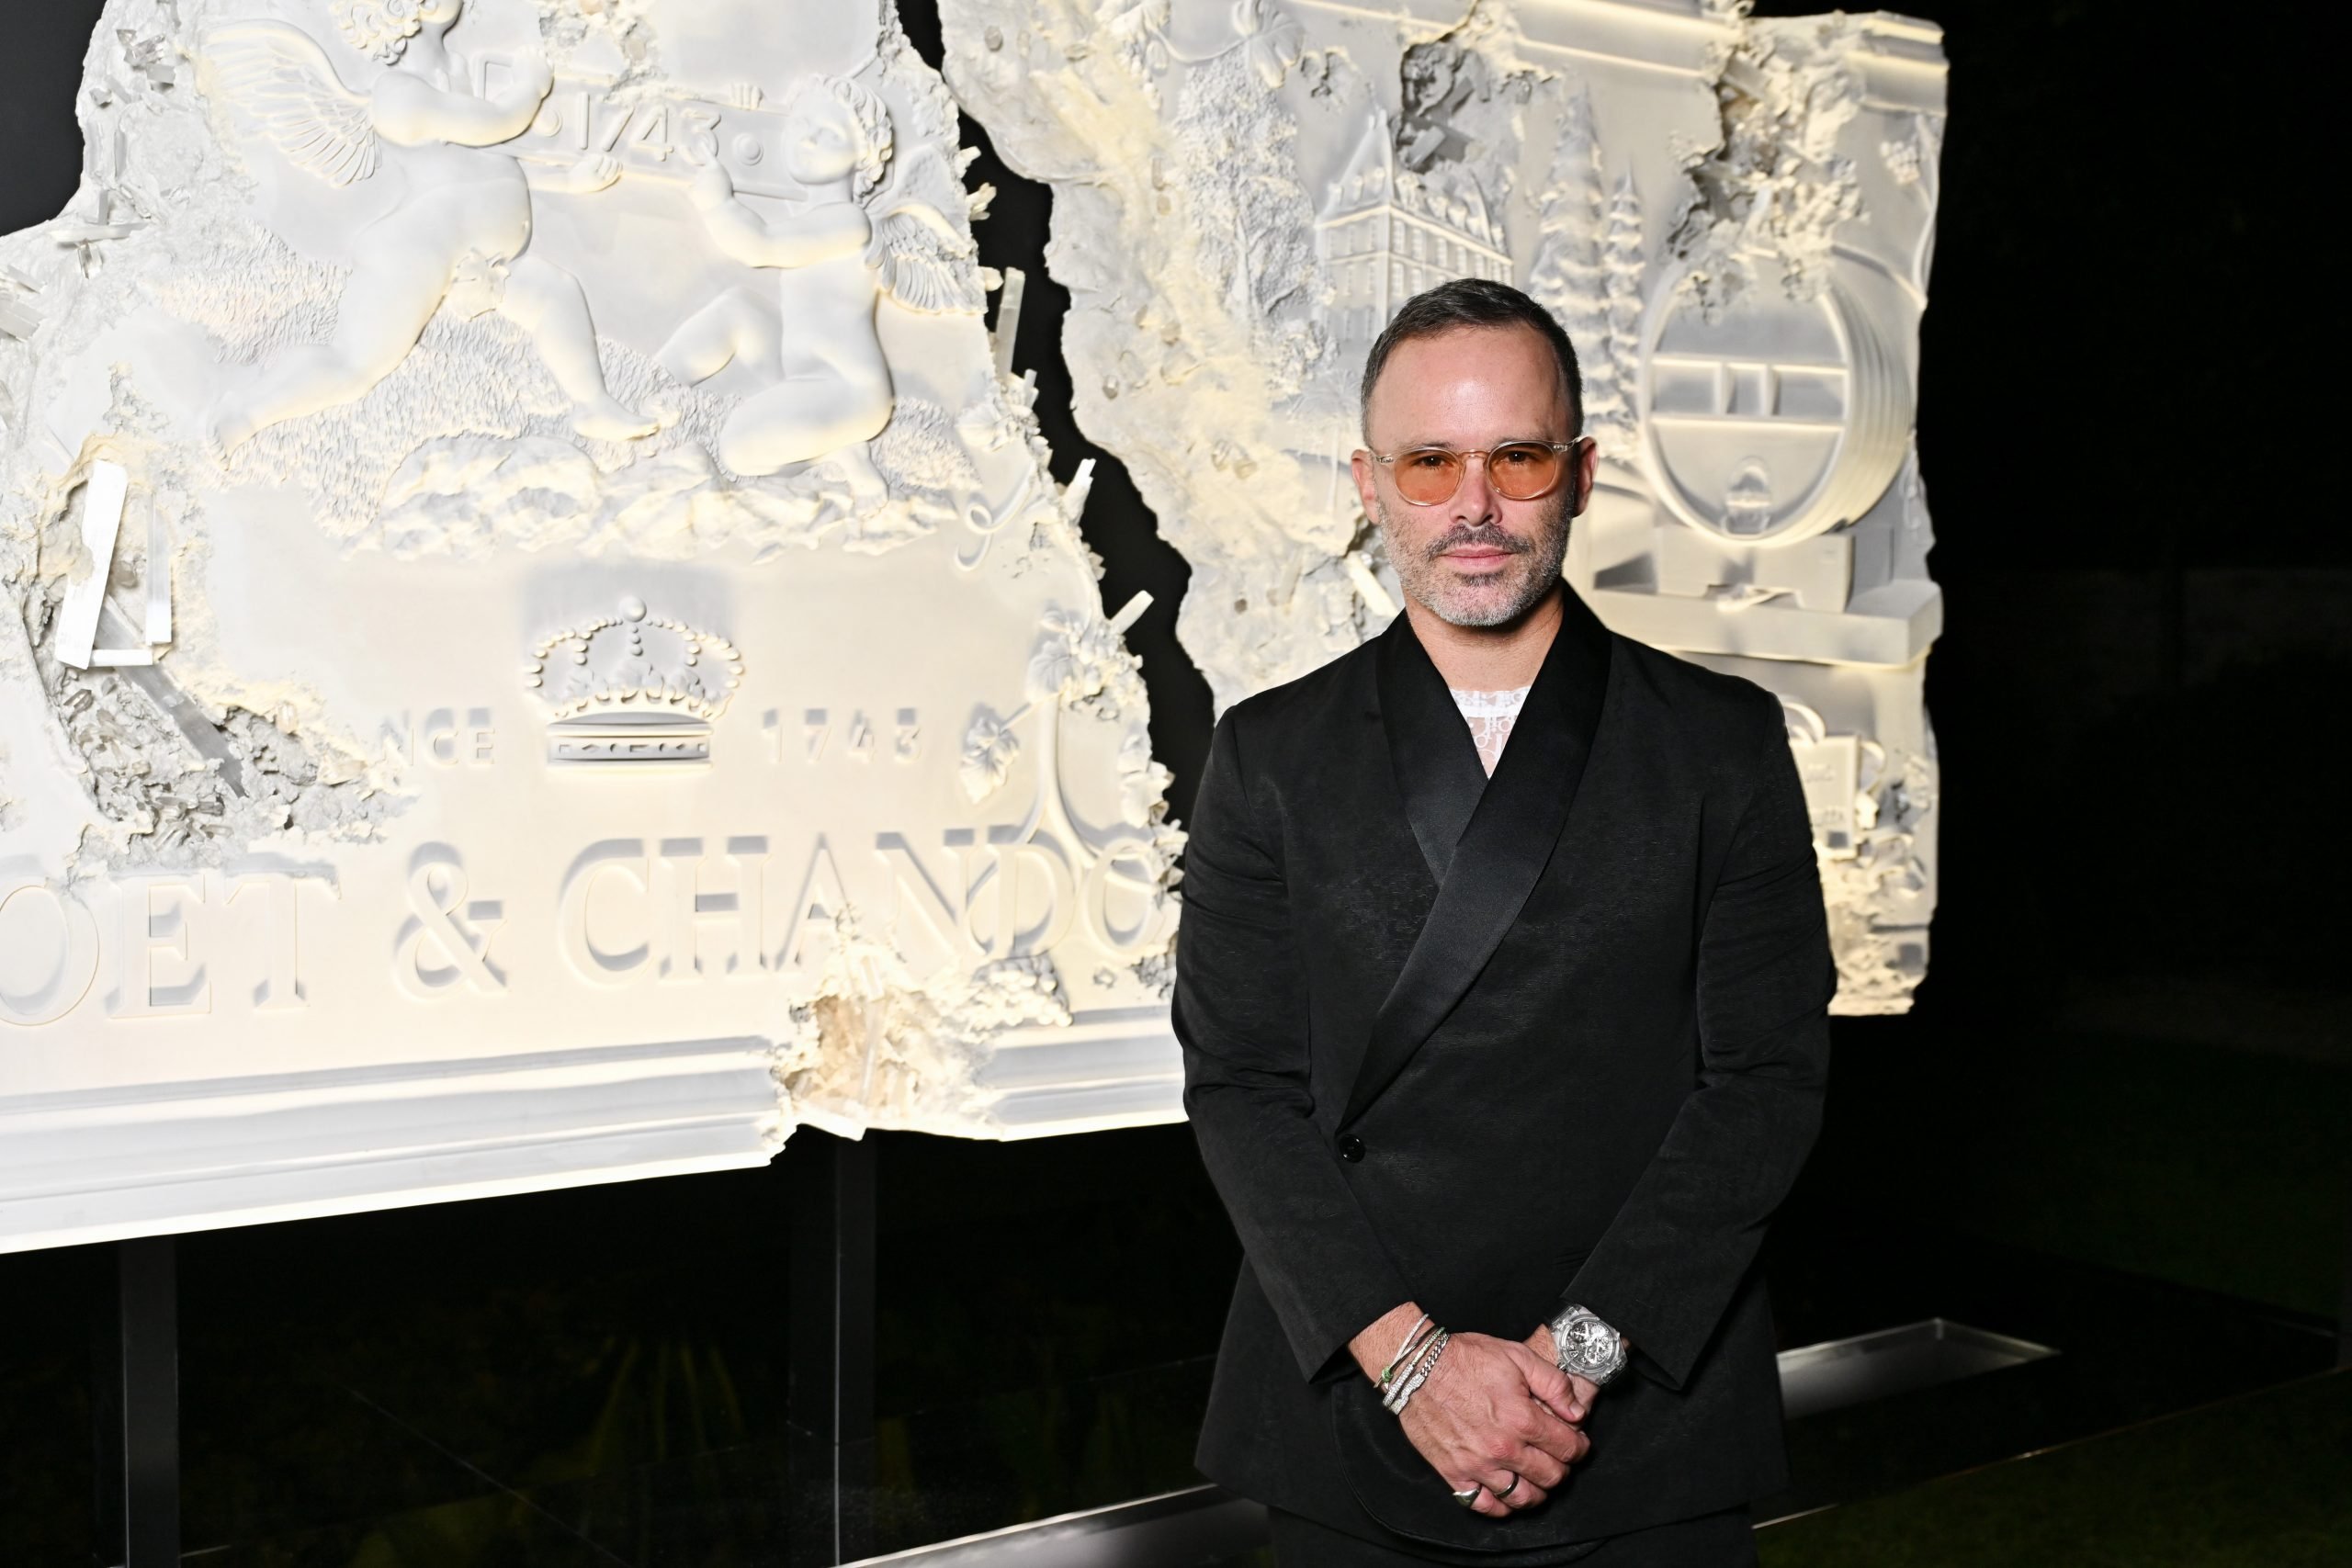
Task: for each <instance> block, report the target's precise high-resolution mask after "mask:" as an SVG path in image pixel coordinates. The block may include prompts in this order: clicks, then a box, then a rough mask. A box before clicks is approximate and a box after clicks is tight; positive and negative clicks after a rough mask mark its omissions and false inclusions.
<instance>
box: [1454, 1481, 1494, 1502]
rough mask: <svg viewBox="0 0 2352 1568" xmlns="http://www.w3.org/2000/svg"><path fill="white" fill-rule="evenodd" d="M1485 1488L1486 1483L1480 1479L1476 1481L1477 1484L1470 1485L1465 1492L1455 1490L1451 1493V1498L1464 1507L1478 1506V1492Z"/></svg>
mask: <svg viewBox="0 0 2352 1568" xmlns="http://www.w3.org/2000/svg"><path fill="white" fill-rule="evenodd" d="M1486 1489H1487V1483H1485V1482H1483V1481H1482V1482H1480V1483H1478V1484H1477V1485H1476V1486H1473V1487H1471V1488H1470V1489H1469V1490H1468V1491H1467V1492H1456V1493H1455V1494H1454V1495H1453V1500H1454V1501H1455V1502H1457V1503H1459V1504H1461V1505H1462V1506H1464V1507H1465V1508H1475V1507H1476V1506H1478V1494H1479V1493H1481V1492H1484V1491H1485V1490H1486Z"/></svg>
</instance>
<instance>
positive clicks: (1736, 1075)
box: [1175, 279, 1835, 1568]
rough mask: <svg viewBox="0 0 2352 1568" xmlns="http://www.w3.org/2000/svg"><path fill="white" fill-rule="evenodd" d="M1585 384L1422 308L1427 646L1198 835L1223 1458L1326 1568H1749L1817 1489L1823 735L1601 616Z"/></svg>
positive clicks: (1383, 489)
mask: <svg viewBox="0 0 2352 1568" xmlns="http://www.w3.org/2000/svg"><path fill="white" fill-rule="evenodd" d="M1581 419H1582V410H1581V408H1580V406H1579V378H1578V376H1577V368H1576V358H1575V355H1574V353H1573V351H1572V350H1571V349H1570V347H1569V345H1568V342H1567V339H1566V336H1565V335H1563V333H1561V331H1560V329H1559V327H1558V326H1557V324H1556V323H1555V322H1554V321H1553V320H1552V319H1551V317H1550V316H1549V315H1548V314H1546V313H1545V312H1544V310H1543V309H1542V308H1541V307H1540V306H1538V305H1536V304H1535V303H1534V302H1533V301H1532V300H1531V299H1528V298H1527V297H1526V296H1525V295H1523V294H1521V293H1520V292H1519V291H1518V290H1516V289H1513V288H1509V287H1508V286H1505V285H1501V284H1496V283H1487V282H1481V281H1477V280H1473V279H1464V280H1460V281H1456V282H1453V283H1448V284H1444V285H1442V286H1440V287H1438V288H1433V289H1430V291H1429V292H1427V293H1425V294H1422V295H1420V296H1419V297H1418V298H1416V299H1413V300H1412V301H1410V302H1409V303H1408V304H1407V305H1406V306H1405V308H1404V310H1402V311H1401V312H1399V314H1398V315H1397V319H1396V320H1395V321H1393V322H1392V323H1390V325H1389V326H1388V328H1387V330H1386V331H1385V332H1384V333H1382V334H1381V336H1380V338H1379V340H1378V341H1377V342H1376V343H1375V344H1374V345H1373V349H1372V354H1371V357H1370V360H1369V362H1368V363H1367V364H1366V365H1365V367H1364V378H1363V432H1364V445H1365V448H1366V449H1365V450H1363V451H1359V452H1358V453H1356V454H1355V458H1354V468H1355V479H1356V484H1357V487H1358V489H1359V491H1361V492H1362V494H1363V503H1364V508H1365V510H1366V512H1367V513H1369V514H1370V515H1371V516H1372V517H1374V519H1376V520H1377V522H1378V524H1379V526H1380V529H1381V532H1382V536H1383V538H1384V539H1385V543H1386V547H1387V551H1388V558H1389V560H1390V561H1391V562H1392V563H1393V564H1394V566H1395V567H1396V570H1397V578H1398V581H1400V582H1401V583H1402V584H1403V587H1404V590H1405V598H1406V607H1405V613H1404V614H1403V615H1400V616H1398V617H1397V620H1396V621H1395V622H1394V623H1393V624H1392V625H1391V626H1389V627H1388V629H1387V630H1386V631H1385V633H1383V634H1382V635H1381V636H1380V637H1377V638H1375V639H1374V640H1373V641H1372V642H1370V643H1367V644H1366V645H1365V646H1363V647H1362V648H1360V649H1356V650H1355V651H1353V652H1351V653H1349V654H1346V655H1344V656H1342V657H1341V658H1340V659H1337V660H1333V661H1332V662H1331V663H1329V664H1327V665H1325V666H1324V667H1323V668H1322V669H1320V670H1317V671H1315V672H1314V673H1312V674H1310V675H1307V676H1305V677H1303V678H1302V679H1299V680H1296V681H1294V682H1290V683H1289V684H1287V685H1284V686H1280V687H1277V688H1275V689H1274V690H1272V691H1269V692H1264V693H1261V694H1259V695H1257V696H1254V697H1251V698H1250V699H1249V700H1248V701H1246V702H1242V703H1238V704H1237V705H1235V706H1234V707H1233V708H1232V709H1231V710H1230V711H1229V712H1227V714H1226V715H1225V716H1224V718H1223V719H1222V720H1221V721H1220V722H1219V723H1218V725H1217V728H1216V736H1215V738H1214V739H1213V740H1212V742H1211V745H1210V749H1209V759H1208V763H1207V768H1206V772H1205V774H1204V778H1203V781H1202V784H1201V788H1200V795H1199V798H1198V800H1197V802H1196V803H1195V805H1194V807H1193V821H1192V824H1191V832H1192V838H1191V842H1190V847H1189V849H1188V851H1187V852H1186V856H1185V875H1184V884H1183V887H1184V905H1185V908H1184V921H1183V928H1182V937H1181V938H1180V939H1179V942H1178V951H1177V965H1176V998H1175V1025H1176V1032H1177V1034H1178V1037H1179V1039H1180V1040H1181V1041H1182V1044H1183V1048H1184V1071H1185V1089H1184V1103H1185V1108H1186V1111H1188V1113H1189V1114H1190V1116H1191V1118H1192V1123H1193V1130H1194V1132H1195V1134H1196V1135H1197V1136H1198V1138H1199V1141H1200V1147H1201V1153H1202V1156H1203V1158H1204V1161H1205V1162H1206V1164H1207V1167H1208V1170H1209V1173H1210V1176H1211V1178H1212V1179H1214V1180H1215V1181H1216V1186H1217V1190H1218V1192H1219V1193H1220V1195H1221V1196H1222V1197H1223V1199H1224V1201H1225V1203H1226V1206H1227V1210H1228V1212H1229V1213H1231V1215H1232V1217H1233V1221H1234V1224H1235V1228H1236V1229H1237V1231H1238V1233H1239V1235H1240V1238H1241V1242H1242V1248H1243V1253H1244V1262H1243V1264H1242V1268H1241V1274H1240V1279H1239V1280H1238V1283H1237V1284H1236V1286H1235V1290H1234V1295H1233V1303H1232V1308H1231V1312H1230V1314H1229V1316H1228V1318H1227V1324H1226V1330H1225V1339H1224V1344H1223V1347H1222V1348H1221V1350H1220V1352H1219V1355H1218V1360H1217V1371H1216V1382H1215V1387H1214V1389H1213V1391H1212V1393H1211V1395H1210V1401H1209V1410H1208V1414H1207V1417H1206V1419H1205V1422H1204V1427H1203V1430H1202V1435H1201V1440H1200V1449H1199V1453H1198V1456H1197V1457H1198V1462H1199V1464H1200V1467H1201V1469H1202V1471H1203V1472H1204V1473H1206V1474H1207V1475H1209V1476H1210V1477H1212V1478H1213V1479H1215V1480H1216V1481H1218V1482H1219V1483H1223V1484H1224V1485H1226V1486H1227V1487H1229V1488H1231V1489H1232V1490H1234V1491H1236V1492H1238V1493H1240V1494H1242V1495H1246V1496H1250V1497H1254V1498H1257V1499H1260V1500H1261V1501H1263V1502H1265V1503H1266V1504H1268V1505H1269V1506H1270V1507H1271V1509H1272V1518H1273V1529H1274V1544H1275V1553H1276V1556H1277V1558H1278V1560H1279V1561H1280V1562H1281V1563H1282V1565H1283V1568H1355V1565H1359V1564H1363V1565H1371V1564H1398V1563H1407V1562H1448V1563H1484V1564H1492V1565H1494V1568H1521V1565H1532V1564H1547V1563H1563V1562H1577V1563H1585V1564H1588V1565H1589V1568H1668V1565H1670V1568H1723V1565H1728V1564H1738V1563H1747V1562H1754V1560H1755V1559H1754V1550H1755V1549H1754V1546H1753V1544H1752V1538H1751V1535H1750V1529H1749V1520H1748V1514H1747V1505H1748V1503H1749V1501H1750V1500H1751V1499H1753V1498H1755V1497H1758V1496H1759V1495H1765V1494H1768V1493H1770V1492H1772V1491H1775V1490H1777V1489H1779V1488H1780V1487H1781V1486H1782V1485H1783V1484H1784V1483H1785V1480H1786V1461H1785V1458H1784V1455H1783V1452H1782V1449H1781V1404H1780V1385H1779V1381H1778V1376H1777V1373H1776V1371H1775V1368H1774V1363H1773V1355H1772V1350H1773V1347H1772V1333H1771V1325H1770V1313H1769V1309H1768V1307H1767V1305H1766V1302H1765V1298H1764V1293H1763V1291H1762V1288H1761V1284H1760V1281H1759V1280H1758V1278H1757V1276H1756V1274H1755V1272H1754V1270H1753V1269H1752V1265H1753V1263H1754V1261H1755V1258H1756V1252H1757V1247H1758V1243H1759V1242H1760V1241H1761V1239H1762V1237H1763V1234H1764V1228H1765V1224H1766V1222H1767V1220H1768V1219H1769V1217H1770V1214H1771V1213H1772V1212H1773V1210H1774V1209H1775V1207H1776V1206H1777V1205H1778V1204H1779V1203H1780V1201H1781V1198H1782V1196H1783V1195H1784V1194H1785V1193H1786V1192H1787V1191H1788V1189H1789V1187H1790V1184H1791V1183H1792V1181H1793V1180H1794V1179H1795V1177H1796V1174H1797V1171H1798V1168H1800V1166H1801V1165H1802V1164H1803V1162H1804V1156H1805V1154H1806V1152H1807V1151H1808V1150H1809V1149H1810V1147H1811V1146H1812V1144H1813V1140H1814V1135H1815V1131H1816V1130H1817V1128H1818V1125H1819V1120H1820V1108H1821V1098H1822V1090H1823V1084H1824V1080H1825V1077H1826V1071H1827V1066H1828V1055H1829V1052H1828V1036H1827V1023H1826V1009H1827V1004H1828V1000H1829V997H1830V993H1831V991H1832V989H1833V988H1834V986H1835V971H1834V969H1833V968H1832V966H1831V964H1830V959H1829V949H1828V938H1827V931H1826V921H1825V919H1824V916H1823V911H1822V902H1821V890H1820V882H1819V877H1818V874H1817V872H1816V870H1815V863H1814V853H1813V842H1812V835H1811V832H1810V829H1809V828H1808V825H1807V818H1806V813H1805V808H1804V795H1803V793H1802V791H1801V790H1800V788H1799V786H1798V783H1797V776H1796V770H1795V765H1794V762H1793V761H1792V757H1791V755H1790V752H1789V749H1788V744H1787V739H1786V736H1785V732H1784V729H1783V721H1782V719H1781V705H1780V704H1779V703H1778V702H1777V701H1776V700H1775V699H1774V698H1773V697H1772V696H1771V695H1770V694H1768V693H1766V692H1763V691H1761V690H1759V689H1758V688H1757V687H1755V686H1753V685H1750V684H1749V683H1747V682H1745V681H1739V680H1736V679H1732V678H1730V677H1726V676H1723V675H1718V674H1714V673H1712V672H1710V671H1705V670H1702V669H1701V668H1699V667H1697V666H1695V665H1691V664H1688V663H1685V662H1683V661H1682V660H1678V659H1675V658H1672V657H1670V656H1668V655H1666V654H1662V653H1658V652H1657V651H1655V650H1653V649H1648V648H1645V647H1644V646H1643V645H1641V644H1639V643H1636V642H1632V641H1629V640H1627V639H1626V638H1624V637H1616V636H1613V635H1611V633H1610V632H1609V631H1608V630H1606V629H1605V628H1604V627H1603V626H1601V625H1600V622H1599V621H1598V620H1596V619H1595V618H1594V617H1593V615H1592V613H1591V612H1590V611H1589V610H1588V609H1587V608H1586V607H1585V606H1584V604H1583V603H1582V602H1581V601H1580V600H1579V599H1577V596H1576V595H1575V594H1573V593H1571V592H1567V591H1566V587H1565V586H1564V584H1563V583H1562V581H1561V579H1560V563H1561V560H1562V558H1563V555H1564V553H1565V551H1566V542H1567V533H1568V528H1569V525H1570V521H1571V519H1572V518H1574V517H1575V515H1576V514H1577V513H1578V512H1580V511H1581V510H1582V509H1583V506H1584V504H1585V502H1586V500H1587V498H1588V497H1589V494H1590V491H1591V487H1592V479H1593V471H1594V453H1593V448H1592V446H1591V444H1590V443H1589V441H1586V440H1584V439H1582V438H1581V437H1580V436H1579V434H1578V428H1579V425H1580V423H1581ZM1465 711H1466V712H1468V713H1470V714H1471V715H1473V716H1474V722H1476V724H1477V725H1478V726H1479V728H1480V729H1481V730H1482V731H1483V735H1482V736H1479V737H1474V734H1473V728H1472V723H1468V722H1465V719H1464V715H1465ZM1489 770H1491V773H1490V772H1489ZM1621 1371H1622V1375H1620V1373H1621Z"/></svg>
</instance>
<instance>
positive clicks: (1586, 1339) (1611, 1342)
mask: <svg viewBox="0 0 2352 1568" xmlns="http://www.w3.org/2000/svg"><path fill="white" fill-rule="evenodd" d="M1562 1348H1563V1349H1564V1350H1565V1352H1566V1355H1567V1358H1568V1359H1569V1360H1571V1361H1573V1362H1575V1363H1576V1364H1577V1366H1579V1367H1605V1366H1607V1365H1609V1363H1610V1362H1611V1361H1612V1360H1614V1359H1616V1355H1617V1332H1616V1330H1614V1329H1612V1328H1611V1327H1610V1326H1609V1325H1607V1324H1605V1323H1603V1322H1601V1321H1600V1319H1599V1318H1597V1317H1593V1316H1590V1315H1589V1314H1587V1315H1583V1316H1578V1317H1574V1318H1571V1319H1569V1320H1568V1325H1567V1332H1566V1340H1565V1343H1564V1345H1563V1347H1562Z"/></svg>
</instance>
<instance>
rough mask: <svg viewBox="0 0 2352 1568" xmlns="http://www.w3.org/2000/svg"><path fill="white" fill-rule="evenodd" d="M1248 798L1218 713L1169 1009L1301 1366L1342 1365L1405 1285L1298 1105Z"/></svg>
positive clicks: (1277, 896)
mask: <svg viewBox="0 0 2352 1568" xmlns="http://www.w3.org/2000/svg"><path fill="white" fill-rule="evenodd" d="M1252 806H1253V803H1252V801H1251V798H1250V786H1249V784H1247V783H1246V782H1245V779H1244V776H1243V771H1242V760H1241V757H1240V746H1239V743H1238V739H1237V737H1236V734H1235V728H1234V716H1233V715H1232V714H1230V713H1228V714H1227V715H1226V716H1225V717H1224V718H1223V719H1221V720H1219V721H1218V724H1217V727H1216V734H1215V735H1214V736H1213V737H1212V738H1211V739H1210V742H1209V756H1208V766H1207V769H1206V771H1205V772H1204V775H1203V778H1202V780H1201V787H1200V794H1199V796H1198V797H1197V799H1196V800H1195V801H1194V804H1193V820H1192V823H1191V827H1190V836H1189V838H1188V840H1187V842H1186V845H1185V850H1184V880H1183V884H1182V887H1183V897H1184V908H1183V919H1182V924H1181V925H1180V926H1179V927H1178V931H1177V938H1176V994H1175V1000H1174V1007H1173V1014H1174V1024H1175V1030H1176V1038H1177V1040H1178V1042H1179V1043H1181V1044H1182V1047H1183V1053H1184V1111H1185V1114H1186V1115H1187V1116H1189V1117H1190V1118H1191V1120H1192V1124H1193V1136H1194V1137H1195V1138H1196V1139H1197V1140H1198V1141H1199V1144H1200V1149H1201V1159H1202V1162H1203V1163H1204V1165H1205V1166H1206V1167H1207V1168H1208V1173H1209V1179H1210V1180H1211V1181H1213V1182H1214V1183H1215V1184H1216V1190H1217V1193H1218V1195H1219V1196H1220V1197H1221V1198H1222V1199H1223V1200H1224V1201H1225V1207H1226V1212H1227V1213H1228V1214H1230V1215H1231V1216H1232V1219H1233V1225H1234V1229H1235V1230H1236V1231H1237V1232H1238V1234H1239V1235H1240V1238H1241V1247H1242V1251H1243V1253H1244V1254H1245V1255H1246V1256H1247V1257H1248V1258H1249V1260H1250V1269H1251V1270H1252V1271H1253V1272H1254V1273H1255V1274H1256V1275H1257V1277H1258V1280H1259V1282H1260V1284H1261V1285H1262V1286H1263V1287H1264V1289H1265V1292H1266V1295H1267V1299H1268V1300H1269V1301H1270V1302H1271V1303H1272V1305H1273V1309H1274V1314H1275V1316H1276V1317H1277V1318H1278V1319H1279V1320H1280V1321H1281V1323H1282V1325H1283V1334H1284V1335H1285V1336H1286V1337H1288V1339H1289V1341H1290V1348H1291V1351H1292V1354H1293V1355H1294V1356H1295V1358H1296V1359H1297V1361H1298V1370H1299V1374H1300V1375H1301V1376H1302V1377H1305V1378H1308V1379H1313V1378H1316V1377H1317V1376H1319V1375H1324V1374H1326V1373H1329V1372H1331V1371H1354V1362H1353V1361H1352V1360H1351V1359H1349V1358H1348V1357H1347V1355H1346V1349H1347V1345H1348V1341H1349V1340H1351V1339H1352V1338H1354V1337H1356V1336H1357V1335H1358V1334H1361V1333H1362V1332H1363V1330H1364V1328H1365V1326H1366V1325H1369V1324H1371V1323H1372V1322H1373V1321H1374V1319H1375V1318H1377V1317H1379V1316H1380V1315H1381V1314H1384V1313H1385V1312H1387V1311H1389V1310H1390V1309H1391V1308H1393V1307H1395V1306H1397V1304H1398V1303H1402V1302H1406V1301H1408V1300H1410V1299H1412V1292H1410V1291H1409V1290H1408V1288H1407V1287H1406V1285H1405V1282H1404V1280H1403V1279H1402V1277H1401V1276H1400V1275H1399V1274H1398V1272H1397V1267H1396V1264H1395V1263H1394V1261H1393V1260H1391V1259H1390V1258H1389V1257H1388V1254H1387V1252H1386V1250H1385V1248H1384V1247H1382V1246H1381V1243H1380V1241H1379V1238H1378V1237H1377V1236H1376V1235H1374V1232H1373V1229H1372V1225H1371V1223H1370V1222H1369V1221H1368V1220H1367V1219H1366V1218H1365V1217H1364V1213H1363V1210H1362V1209H1361V1208H1360V1207H1359V1206H1358V1205H1357V1203H1356V1200H1355V1195H1354V1193H1352V1192H1351V1191H1350V1190H1349V1188H1348V1183H1347V1179H1346V1178H1345V1177H1344V1176H1343V1175H1342V1174H1341V1172H1340V1164H1339V1159H1338V1156H1337V1155H1336V1154H1335V1153H1334V1152H1333V1150H1332V1147H1331V1145H1330V1142H1329V1139H1327V1138H1325V1137H1324V1135H1323V1134H1322V1133H1321V1132H1319V1131H1318V1130H1317V1127H1316V1125H1315V1123H1314V1122H1313V1120H1312V1115H1313V1112H1314V1108H1315V1101H1314V1096H1313V1093H1312V1092H1311V1090H1310V1089H1309V1087H1308V1079H1307V1036H1308V1027H1307V1011H1306V976H1305V974H1304V972H1303V967H1302V964H1301V963H1300V958H1299V953H1298V945H1297V937H1296V933H1295V931H1294V930H1293V929H1292V926H1291V920H1290V908H1289V898H1288V894H1287V891H1286V888H1285V886H1284V883H1283V863H1282V848H1281V840H1280V836H1279V834H1278V833H1276V832H1273V831H1272V830H1270V829H1268V828H1267V827H1266V826H1265V825H1264V824H1263V823H1262V822H1261V820H1259V818H1258V817H1257V815H1256V813H1255V812H1254V811H1253V809H1252ZM1335 1358H1336V1359H1337V1362H1338V1366H1337V1367H1334V1365H1333V1363H1334V1359H1335Z"/></svg>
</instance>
